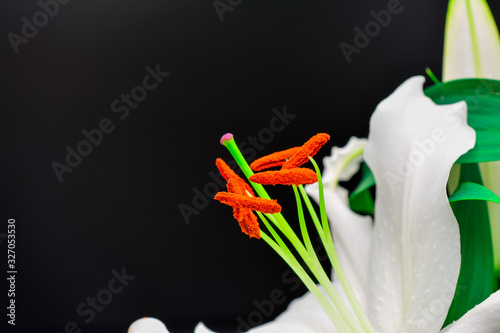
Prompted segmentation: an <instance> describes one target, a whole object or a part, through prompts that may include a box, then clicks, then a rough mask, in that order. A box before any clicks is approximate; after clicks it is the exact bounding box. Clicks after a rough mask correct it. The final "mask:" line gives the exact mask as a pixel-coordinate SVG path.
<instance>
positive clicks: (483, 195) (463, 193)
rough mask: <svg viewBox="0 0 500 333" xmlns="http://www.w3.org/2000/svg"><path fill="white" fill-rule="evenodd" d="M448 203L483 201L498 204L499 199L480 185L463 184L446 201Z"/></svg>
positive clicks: (499, 202)
mask: <svg viewBox="0 0 500 333" xmlns="http://www.w3.org/2000/svg"><path fill="white" fill-rule="evenodd" d="M448 200H449V201H450V202H456V201H462V200H483V201H492V202H496V203H498V204H500V198H499V197H498V195H496V194H495V193H493V191H491V190H489V189H487V188H486V187H484V186H483V185H481V184H477V183H473V182H465V183H462V184H460V186H459V187H458V188H457V190H456V191H455V193H453V195H452V196H450V197H449V199H448Z"/></svg>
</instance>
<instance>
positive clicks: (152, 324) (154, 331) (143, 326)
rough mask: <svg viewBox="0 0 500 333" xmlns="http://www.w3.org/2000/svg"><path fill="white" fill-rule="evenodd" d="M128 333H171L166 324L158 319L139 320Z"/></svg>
mask: <svg viewBox="0 0 500 333" xmlns="http://www.w3.org/2000/svg"><path fill="white" fill-rule="evenodd" d="M128 333H169V332H168V330H167V328H166V327H165V324H163V323H162V322H161V321H160V320H158V319H156V318H150V317H144V318H141V319H137V320H136V321H134V322H133V323H132V325H130V327H129V328H128Z"/></svg>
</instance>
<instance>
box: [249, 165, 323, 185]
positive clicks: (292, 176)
mask: <svg viewBox="0 0 500 333" xmlns="http://www.w3.org/2000/svg"><path fill="white" fill-rule="evenodd" d="M250 181H252V182H254V183H257V184H262V185H306V184H314V183H316V182H317V181H318V175H317V174H316V173H315V172H314V171H313V170H311V169H308V168H292V169H281V170H279V171H264V172H259V173H256V174H254V175H252V176H250Z"/></svg>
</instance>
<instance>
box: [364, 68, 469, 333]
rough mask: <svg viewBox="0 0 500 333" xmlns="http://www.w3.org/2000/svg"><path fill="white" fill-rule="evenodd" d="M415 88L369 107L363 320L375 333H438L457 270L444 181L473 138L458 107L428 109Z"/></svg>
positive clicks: (417, 80) (455, 234)
mask: <svg viewBox="0 0 500 333" xmlns="http://www.w3.org/2000/svg"><path fill="white" fill-rule="evenodd" d="M423 83H424V78H423V77H421V76H419V77H413V78H410V79H408V80H407V81H405V82H404V83H403V84H402V85H401V86H400V87H399V88H398V89H396V91H395V92H394V93H393V94H392V95H390V96H389V97H388V98H386V99H385V100H384V101H382V102H381V103H380V104H379V105H378V106H377V108H376V110H375V112H374V114H373V116H372V118H371V121H370V135H369V138H368V144H367V146H366V148H365V153H364V157H365V160H366V162H367V164H368V165H369V167H370V169H371V170H372V172H373V174H374V176H375V180H376V183H377V192H376V206H375V226H374V229H373V234H372V244H371V249H372V250H371V260H370V270H369V272H370V278H371V279H370V283H369V284H370V286H369V288H370V289H369V291H368V316H369V318H370V322H371V323H372V325H373V326H374V328H375V330H376V331H379V332H426V333H427V332H439V330H440V328H441V326H442V324H443V322H444V320H445V317H446V314H447V310H448V308H449V306H450V304H451V301H452V298H453V295H454V290H455V286H456V282H457V279H458V274H459V270H460V237H459V230H458V225H457V221H456V219H455V217H454V215H453V212H452V210H451V208H450V205H449V203H448V197H447V194H446V182H447V180H448V174H449V172H450V169H451V167H452V165H453V163H454V162H455V161H456V160H457V159H458V157H460V156H461V155H462V154H464V153H465V152H467V151H468V150H469V149H471V148H472V147H473V146H474V143H475V132H474V130H473V129H472V128H470V127H469V126H468V125H467V122H466V119H467V118H466V112H467V108H466V104H465V103H464V102H460V103H456V104H451V105H442V106H438V105H435V104H434V103H433V102H432V101H431V100H430V99H429V98H427V97H426V96H425V95H424V93H423ZM451 115H452V116H453V117H451Z"/></svg>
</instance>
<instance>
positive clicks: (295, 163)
mask: <svg viewBox="0 0 500 333" xmlns="http://www.w3.org/2000/svg"><path fill="white" fill-rule="evenodd" d="M328 140H330V136H329V135H328V134H326V133H318V134H316V135H315V136H313V137H312V138H310V139H309V140H308V141H307V142H306V143H304V144H303V145H302V147H301V148H300V150H299V151H297V152H296V153H295V154H294V155H293V156H292V157H290V159H289V160H288V161H286V162H285V164H283V167H282V169H291V168H297V167H299V166H301V165H302V164H304V163H307V162H309V156H311V157H312V156H314V155H316V153H317V152H318V150H319V149H320V148H321V147H322V146H323V145H324V144H325V143H326V142H327V141H328ZM252 181H253V180H252Z"/></svg>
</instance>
